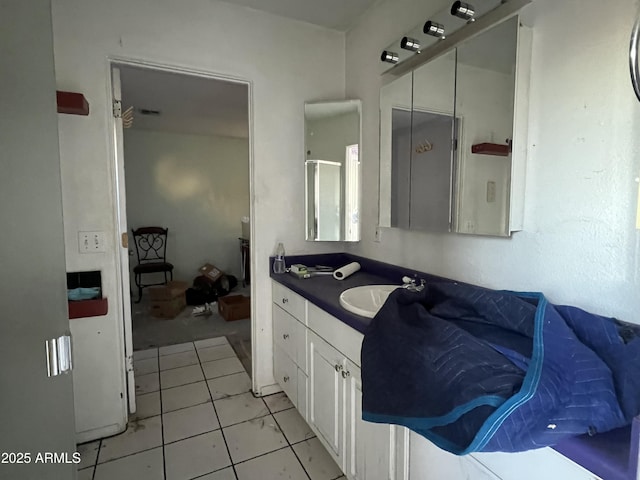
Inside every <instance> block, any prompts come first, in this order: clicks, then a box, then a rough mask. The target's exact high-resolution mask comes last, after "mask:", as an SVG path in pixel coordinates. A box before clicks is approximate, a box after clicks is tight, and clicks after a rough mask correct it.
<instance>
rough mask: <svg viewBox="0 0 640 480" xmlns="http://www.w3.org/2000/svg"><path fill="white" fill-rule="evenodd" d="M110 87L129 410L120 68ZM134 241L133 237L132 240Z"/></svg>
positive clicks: (132, 400)
mask: <svg viewBox="0 0 640 480" xmlns="http://www.w3.org/2000/svg"><path fill="white" fill-rule="evenodd" d="M111 86H112V90H113V103H114V115H113V120H114V123H113V138H114V143H115V154H116V202H117V205H116V209H117V212H116V213H117V217H118V229H119V232H120V238H119V245H120V249H119V251H120V265H119V266H120V271H119V276H120V285H121V286H122V293H121V295H122V302H121V305H122V318H123V321H124V354H125V365H126V368H127V397H128V402H129V413H135V411H136V383H135V377H134V373H133V337H132V335H133V332H132V327H131V285H130V277H129V243H128V231H127V196H126V190H125V181H124V138H123V130H122V85H121V84H120V69H119V68H117V67H112V68H111ZM131 240H133V239H131Z"/></svg>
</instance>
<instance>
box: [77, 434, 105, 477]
mask: <svg viewBox="0 0 640 480" xmlns="http://www.w3.org/2000/svg"><path fill="white" fill-rule="evenodd" d="M99 449H100V440H96V441H95V442H89V443H83V444H82V445H78V446H77V447H76V451H77V452H78V453H80V463H79V464H78V470H82V469H83V468H87V467H91V466H93V465H95V464H96V460H97V459H98V450H99Z"/></svg>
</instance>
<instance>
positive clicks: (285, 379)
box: [282, 375, 289, 383]
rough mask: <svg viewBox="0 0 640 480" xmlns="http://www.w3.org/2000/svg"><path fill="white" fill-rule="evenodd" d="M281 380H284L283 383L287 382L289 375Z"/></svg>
mask: <svg viewBox="0 0 640 480" xmlns="http://www.w3.org/2000/svg"><path fill="white" fill-rule="evenodd" d="M282 380H284V382H285V383H286V382H288V381H289V375H285V376H284V377H283V378H282Z"/></svg>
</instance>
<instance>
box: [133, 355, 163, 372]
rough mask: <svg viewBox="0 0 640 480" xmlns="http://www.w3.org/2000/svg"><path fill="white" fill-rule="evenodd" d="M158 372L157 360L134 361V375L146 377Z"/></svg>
mask: <svg viewBox="0 0 640 480" xmlns="http://www.w3.org/2000/svg"><path fill="white" fill-rule="evenodd" d="M157 371H158V359H157V358H145V359H143V360H134V362H133V373H134V374H135V375H146V374H147V373H153V372H157Z"/></svg>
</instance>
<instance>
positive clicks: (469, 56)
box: [454, 18, 518, 236]
mask: <svg viewBox="0 0 640 480" xmlns="http://www.w3.org/2000/svg"><path fill="white" fill-rule="evenodd" d="M517 37H518V19H517V18H512V19H510V20H507V21H505V22H503V23H502V24H500V25H497V26H495V27H493V28H492V29H490V30H488V31H486V32H484V33H482V34H481V35H479V36H477V37H475V38H473V39H472V40H469V41H467V42H465V43H463V44H462V45H459V46H458V48H457V52H458V53H457V56H458V61H457V74H456V115H457V116H458V117H459V118H461V119H462V121H463V122H464V124H463V128H462V129H461V131H460V135H459V137H458V145H459V154H458V164H457V165H458V168H457V186H456V187H457V188H456V190H457V194H456V197H455V199H456V204H455V209H454V210H455V221H454V231H456V232H457V233H467V234H475V235H494V236H506V235H509V233H510V232H509V194H510V180H511V158H512V155H511V146H512V141H513V112H514V94H515V67H516V45H517Z"/></svg>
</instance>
